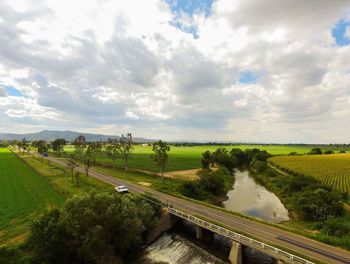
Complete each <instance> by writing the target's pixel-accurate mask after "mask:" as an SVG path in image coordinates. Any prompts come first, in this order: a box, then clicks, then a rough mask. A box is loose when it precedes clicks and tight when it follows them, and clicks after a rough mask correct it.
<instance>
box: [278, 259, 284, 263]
mask: <svg viewBox="0 0 350 264" xmlns="http://www.w3.org/2000/svg"><path fill="white" fill-rule="evenodd" d="M276 264H285V262H284V261H283V260H281V259H276Z"/></svg>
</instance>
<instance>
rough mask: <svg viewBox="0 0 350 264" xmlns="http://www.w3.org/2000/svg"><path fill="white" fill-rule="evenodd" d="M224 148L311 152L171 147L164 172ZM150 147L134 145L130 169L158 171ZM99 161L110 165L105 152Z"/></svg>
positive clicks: (194, 164)
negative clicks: (205, 153)
mask: <svg viewBox="0 0 350 264" xmlns="http://www.w3.org/2000/svg"><path fill="white" fill-rule="evenodd" d="M220 147H224V148H226V149H227V150H231V149H232V148H240V149H243V150H245V149H247V148H259V149H260V150H266V151H268V152H269V153H271V154H288V153H290V152H297V153H300V154H304V153H307V152H309V151H310V150H311V147H304V146H283V145H232V146H220V145H217V146H204V145H203V146H193V147H190V146H183V147H181V146H171V147H170V151H169V159H168V163H167V165H166V171H177V170H189V169H196V168H200V167H201V157H202V153H203V152H205V151H207V150H209V151H215V150H216V149H217V148H220ZM65 151H67V152H72V151H74V147H73V146H66V148H65ZM152 153H153V152H152V147H151V146H142V145H136V146H135V148H134V151H133V152H132V154H131V157H130V160H129V166H130V168H134V169H140V170H148V171H158V170H159V169H158V167H157V165H156V164H155V162H154V161H153V160H152V159H151V158H150V155H151V154H152ZM98 160H99V161H103V162H108V163H110V162H111V160H110V159H109V158H108V157H107V155H106V153H105V152H102V153H101V154H100V156H99V157H98ZM117 166H123V161H122V160H120V159H119V160H118V161H117Z"/></svg>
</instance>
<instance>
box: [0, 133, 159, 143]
mask: <svg viewBox="0 0 350 264" xmlns="http://www.w3.org/2000/svg"><path fill="white" fill-rule="evenodd" d="M79 135H83V136H84V137H85V138H86V140H87V141H107V140H108V138H117V139H118V138H120V136H115V135H114V136H113V135H103V134H92V133H81V132H75V131H49V130H44V131H41V132H37V133H27V134H11V133H0V140H15V139H17V140H22V139H23V138H25V139H26V140H28V141H33V140H40V139H43V140H47V141H53V140H55V139H56V138H64V139H65V140H67V141H73V140H74V139H75V138H76V137H78V136H79ZM134 141H135V142H139V143H141V142H153V141H154V140H152V139H146V138H134Z"/></svg>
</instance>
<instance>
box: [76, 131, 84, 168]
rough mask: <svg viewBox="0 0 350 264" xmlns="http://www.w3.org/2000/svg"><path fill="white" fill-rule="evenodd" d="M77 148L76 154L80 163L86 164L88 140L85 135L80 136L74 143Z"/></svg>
mask: <svg viewBox="0 0 350 264" xmlns="http://www.w3.org/2000/svg"><path fill="white" fill-rule="evenodd" d="M73 145H74V147H75V154H76V157H77V159H78V160H79V161H80V162H84V151H85V149H86V139H85V137H84V136H83V135H80V136H78V137H77V138H76V139H74V141H73Z"/></svg>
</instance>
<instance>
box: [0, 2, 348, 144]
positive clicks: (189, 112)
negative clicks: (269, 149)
mask: <svg viewBox="0 0 350 264" xmlns="http://www.w3.org/2000/svg"><path fill="white" fill-rule="evenodd" d="M45 129H46V130H74V131H80V132H91V133H103V134H113V135H120V134H123V133H127V132H131V133H132V134H133V135H134V136H135V137H145V138H152V139H163V140H193V141H214V140H218V141H234V142H263V143H270V142H274V143H350V1H348V0H332V1H329V0H308V1H305V0H284V1H280V0H214V1H212V0H205V1H199V0H187V1H186V0H147V1H139V0H117V1H116V0H103V1H101V0H74V1H68V0H2V1H0V132H12V133H28V132H37V131H40V130H45Z"/></svg>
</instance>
